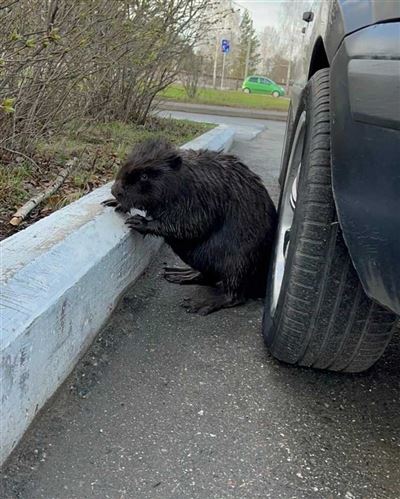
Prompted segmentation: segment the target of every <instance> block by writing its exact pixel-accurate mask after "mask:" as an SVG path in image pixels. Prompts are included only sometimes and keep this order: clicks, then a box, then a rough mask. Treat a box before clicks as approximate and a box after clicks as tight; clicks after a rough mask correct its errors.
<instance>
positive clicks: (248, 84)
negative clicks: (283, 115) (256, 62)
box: [242, 75, 285, 96]
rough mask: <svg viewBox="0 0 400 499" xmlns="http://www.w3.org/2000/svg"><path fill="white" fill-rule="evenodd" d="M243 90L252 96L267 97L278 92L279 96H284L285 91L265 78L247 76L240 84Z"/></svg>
mask: <svg viewBox="0 0 400 499" xmlns="http://www.w3.org/2000/svg"><path fill="white" fill-rule="evenodd" d="M245 88H247V89H249V90H250V92H251V93H253V94H266V95H269V94H272V93H273V92H278V93H279V95H280V96H282V95H285V91H284V89H283V88H282V87H281V86H280V85H278V84H277V83H275V82H274V81H272V80H271V79H269V78H266V77H265V76H256V75H252V76H248V77H247V78H246V79H245V80H244V82H243V84H242V89H245Z"/></svg>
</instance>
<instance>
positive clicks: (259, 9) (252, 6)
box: [235, 0, 287, 31]
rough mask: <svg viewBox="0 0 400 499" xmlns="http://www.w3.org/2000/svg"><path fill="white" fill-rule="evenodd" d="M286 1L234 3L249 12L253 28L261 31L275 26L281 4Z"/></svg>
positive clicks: (241, 1)
mask: <svg viewBox="0 0 400 499" xmlns="http://www.w3.org/2000/svg"><path fill="white" fill-rule="evenodd" d="M284 1H287V0H240V1H238V2H236V1H235V3H236V4H237V5H238V6H239V7H244V8H246V9H248V10H249V12H250V14H251V15H252V18H253V22H254V27H255V28H256V30H257V31H262V29H263V28H264V26H267V25H269V26H277V24H278V22H279V12H280V8H281V6H282V3H283V2H284Z"/></svg>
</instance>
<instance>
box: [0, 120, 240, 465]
mask: <svg viewBox="0 0 400 499" xmlns="http://www.w3.org/2000/svg"><path fill="white" fill-rule="evenodd" d="M233 136H234V129H232V128H229V127H226V126H221V127H217V128H215V129H213V130H211V131H210V132H207V133H206V134H204V135H202V136H201V137H199V138H197V139H195V140H193V141H191V142H189V143H187V144H185V146H184V148H185V149H200V148H209V149H213V150H227V149H228V148H229V147H230V145H231V143H232V140H233ZM109 191H110V184H107V185H105V186H103V187H101V188H99V189H96V190H95V191H93V192H92V193H91V194H88V195H87V196H84V197H83V198H81V199H79V200H78V201H76V202H74V203H72V204H70V205H68V206H66V207H65V208H63V209H61V210H59V211H57V212H55V213H53V214H52V215H50V216H48V217H46V218H44V219H42V220H40V221H38V222H37V223H35V224H34V225H32V226H30V227H28V228H27V229H25V230H23V231H21V232H19V233H18V234H15V235H13V236H11V237H9V238H8V239H6V240H5V241H3V242H2V243H0V255H1V279H0V283H1V296H0V315H1V336H0V352H1V359H0V380H1V386H0V390H1V411H0V412H1V427H0V448H1V451H0V463H2V462H4V460H5V459H6V458H7V457H8V455H9V454H10V453H11V451H12V450H13V449H14V447H15V446H16V444H17V443H18V441H19V440H20V438H21V437H22V435H23V434H24V432H25V431H26V429H27V428H28V426H29V424H30V423H31V421H32V420H33V418H34V416H35V414H36V413H37V412H38V411H39V410H40V408H41V407H42V406H43V405H44V404H45V402H46V401H47V400H48V399H49V398H50V397H51V396H52V395H53V393H54V392H55V391H56V390H57V388H58V387H59V386H60V385H61V383H62V382H63V381H64V380H65V378H66V377H67V376H68V374H69V373H70V372H71V370H72V369H73V367H74V365H75V364H76V362H77V361H78V359H79V358H80V357H81V355H82V354H83V352H84V351H85V349H86V348H87V347H88V345H89V344H90V343H91V341H92V340H93V338H94V337H95V336H96V334H97V333H98V332H99V330H100V329H101V327H102V326H103V324H104V322H105V321H106V320H107V319H108V317H109V315H110V314H111V312H112V311H113V309H114V307H115V305H116V304H117V302H118V299H119V297H120V295H121V294H122V292H123V291H124V290H125V289H126V288H127V287H128V286H129V285H131V284H132V283H133V282H134V281H135V280H136V279H137V278H138V277H139V275H140V274H141V273H142V272H143V270H144V269H145V268H146V266H147V265H148V263H149V262H150V260H151V258H152V257H153V255H154V254H155V253H156V252H157V251H158V249H159V248H160V246H161V244H162V241H161V240H159V239H154V238H146V239H143V238H142V236H140V235H136V234H133V233H132V232H130V231H129V230H128V229H127V228H126V226H125V224H124V221H123V219H122V217H121V216H120V215H118V214H116V213H115V212H114V210H112V209H110V208H104V207H103V206H101V205H100V202H101V201H102V200H104V199H106V198H107V197H109V195H110V193H109Z"/></svg>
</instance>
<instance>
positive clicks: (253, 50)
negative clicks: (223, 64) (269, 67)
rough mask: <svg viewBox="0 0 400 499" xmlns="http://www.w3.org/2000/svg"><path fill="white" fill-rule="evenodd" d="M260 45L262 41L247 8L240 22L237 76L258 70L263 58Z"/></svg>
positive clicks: (242, 76)
mask: <svg viewBox="0 0 400 499" xmlns="http://www.w3.org/2000/svg"><path fill="white" fill-rule="evenodd" d="M259 47H260V41H259V39H258V36H257V33H256V30H255V29H254V25H253V20H252V18H251V16H250V14H249V11H248V10H245V12H244V15H243V18H242V21H241V23H240V42H239V54H238V58H237V64H236V68H235V76H236V77H237V78H246V76H248V75H249V74H251V73H253V72H254V71H255V70H256V68H257V65H258V64H259V62H260V59H261V56H260V53H259Z"/></svg>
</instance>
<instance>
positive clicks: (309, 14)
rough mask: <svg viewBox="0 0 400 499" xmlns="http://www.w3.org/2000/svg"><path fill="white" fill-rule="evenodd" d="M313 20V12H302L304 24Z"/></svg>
mask: <svg viewBox="0 0 400 499" xmlns="http://www.w3.org/2000/svg"><path fill="white" fill-rule="evenodd" d="M313 19H314V12H311V10H308V11H307V12H303V21H305V22H306V23H309V22H311V21H312V20H313Z"/></svg>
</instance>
